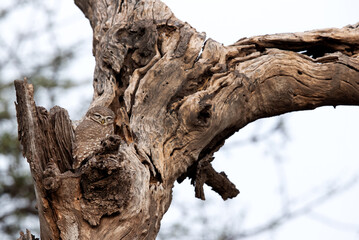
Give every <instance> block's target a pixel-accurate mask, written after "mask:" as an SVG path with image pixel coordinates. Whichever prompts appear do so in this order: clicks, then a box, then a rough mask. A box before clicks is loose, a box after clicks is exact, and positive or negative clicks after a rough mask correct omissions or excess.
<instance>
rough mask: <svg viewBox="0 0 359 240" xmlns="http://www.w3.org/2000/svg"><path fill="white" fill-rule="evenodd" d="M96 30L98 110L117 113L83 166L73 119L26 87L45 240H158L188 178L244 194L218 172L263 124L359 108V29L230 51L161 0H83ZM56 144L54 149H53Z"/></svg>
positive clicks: (24, 133)
mask: <svg viewBox="0 0 359 240" xmlns="http://www.w3.org/2000/svg"><path fill="white" fill-rule="evenodd" d="M75 3H76V4H77V5H78V6H79V7H80V9H81V10H82V11H83V12H84V14H85V16H86V17H87V18H88V19H89V21H90V24H91V26H92V28H93V33H94V35H93V53H94V56H95V58H96V69H95V74H94V81H93V86H94V98H93V102H92V104H91V106H95V105H100V106H107V107H110V108H111V109H112V110H113V111H114V112H115V114H116V116H117V118H116V130H115V134H116V135H115V136H110V137H109V138H108V139H105V140H104V141H103V142H102V144H103V149H101V150H99V151H98V152H95V153H94V157H93V158H91V159H90V160H89V161H88V163H86V164H85V165H84V166H83V167H82V168H81V169H79V170H74V169H71V166H72V161H73V159H72V155H71V154H70V153H71V149H72V145H73V143H74V141H76V140H75V139H74V137H73V130H72V128H71V123H70V120H69V119H68V116H67V113H66V111H65V110H64V109H60V108H58V107H56V108H54V109H52V110H51V111H50V113H48V112H47V111H46V110H45V109H43V108H40V107H36V106H35V103H34V101H33V99H32V87H31V85H29V84H27V82H26V81H17V82H16V83H15V85H16V89H17V93H18V94H17V102H18V103H17V112H18V122H19V136H20V140H21V143H22V145H23V146H24V155H25V156H26V157H27V159H28V161H29V163H30V167H31V170H32V174H33V176H34V180H35V186H36V191H37V196H38V202H39V214H40V223H41V237H42V239H59V238H61V239H155V237H156V235H157V232H158V230H159V227H160V220H161V219H162V216H163V214H164V213H165V212H166V210H167V209H168V207H169V205H170V202H171V189H172V187H173V184H174V182H175V181H176V180H178V181H179V182H181V181H182V180H183V179H184V178H186V177H190V178H191V179H192V183H193V184H194V185H195V191H196V196H197V197H199V198H202V199H204V198H205V196H204V193H203V188H202V187H203V184H208V185H209V186H211V187H212V188H213V190H214V191H216V192H217V193H219V194H220V195H221V197H222V198H223V199H227V198H232V197H235V196H236V195H237V194H238V193H239V191H238V190H237V189H236V187H235V186H234V185H233V184H232V183H231V182H230V181H229V180H228V178H227V176H226V175H225V174H224V173H217V172H216V171H215V170H214V169H213V167H212V166H211V161H212V160H213V157H212V156H213V153H214V152H215V151H217V150H218V149H219V148H220V147H221V146H222V145H223V144H224V141H225V140H226V138H228V137H229V136H231V135H232V134H233V133H234V132H236V131H238V130H239V129H240V128H242V127H244V126H245V125H247V124H248V123H250V122H252V121H255V120H256V119H259V118H264V117H270V116H274V115H278V114H282V113H286V112H290V111H297V110H305V109H314V108H316V107H319V106H324V105H332V106H336V105H358V104H359V25H358V24H357V25H352V26H347V27H344V28H342V29H324V30H318V31H310V32H304V33H295V34H275V35H265V36H259V37H253V38H245V39H241V40H239V41H238V42H236V43H234V44H233V45H230V46H223V45H222V44H220V43H218V42H216V41H215V40H212V39H206V36H205V34H204V33H198V32H197V31H196V30H195V29H194V28H192V27H191V26H190V25H189V24H187V23H184V22H182V21H180V20H179V19H177V18H176V17H175V16H174V15H173V14H172V12H171V11H170V9H169V8H168V7H167V6H166V5H165V4H163V3H162V2H161V1H158V0H142V1H140V0H135V1H128V0H122V1H115V0H106V1H97V0H75ZM44 143H49V144H48V145H46V144H44Z"/></svg>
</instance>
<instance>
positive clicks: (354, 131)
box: [0, 0, 359, 240]
mask: <svg viewBox="0 0 359 240" xmlns="http://www.w3.org/2000/svg"><path fill="white" fill-rule="evenodd" d="M51 2H54V4H55V5H56V4H58V5H59V6H60V7H58V8H57V11H58V20H57V21H58V22H61V21H62V22H63V27H62V28H60V29H58V30H59V32H58V33H57V34H58V41H59V42H61V44H63V45H66V44H70V43H71V42H74V38H78V39H86V41H85V43H84V44H83V46H82V48H81V51H82V53H81V54H82V55H81V58H79V59H78V61H77V62H76V64H75V65H74V66H72V67H70V70H67V71H66V72H64V73H63V76H69V77H75V78H76V79H79V80H80V81H84V80H86V81H88V82H87V84H86V87H83V86H82V87H80V88H78V89H77V91H74V92H72V93H67V94H66V95H64V96H63V98H62V99H60V102H59V105H60V106H62V107H65V108H67V109H69V113H70V116H71V117H72V118H77V119H78V118H80V116H81V115H82V114H83V113H84V112H85V111H86V109H87V106H84V107H83V108H82V112H78V111H77V110H78V108H79V106H80V105H81V103H82V99H84V98H85V99H88V103H89V101H90V100H91V96H92V82H91V78H92V73H93V70H94V59H93V57H92V52H91V47H92V43H91V41H92V36H91V28H90V26H89V23H88V20H87V19H85V18H84V16H83V15H82V13H81V12H80V10H78V9H77V7H76V6H75V5H74V4H73V1H51ZM60 2H61V4H60ZM164 2H165V3H166V4H168V5H169V7H170V8H171V9H172V11H173V12H174V14H175V15H176V16H177V17H178V18H179V19H181V20H183V21H187V22H188V23H190V24H191V25H192V26H193V27H195V28H196V29H197V30H198V31H204V32H206V33H207V37H208V38H213V39H215V40H217V41H219V42H222V43H224V44H231V43H233V42H235V41H236V40H238V39H240V38H242V37H249V36H254V35H263V34H272V33H280V32H299V31H305V30H312V29H319V28H328V27H342V26H345V25H348V24H354V23H356V22H359V14H358V10H359V1H358V0H341V1H338V0H337V1H334V0H311V1H309V0H300V1H299V0H296V1H294V0H292V1H289V0H251V1H241V0H191V1H189V0H166V1H164ZM2 4H3V3H0V5H2ZM26 14H29V15H31V13H26V12H25V13H24V17H26ZM29 19H30V18H29ZM17 24H18V22H16V21H13V22H12V23H11V24H10V25H13V26H16V25H17ZM30 24H32V25H33V26H35V27H36V26H37V24H36V18H31V22H30ZM70 34H72V35H70ZM61 36H62V37H61ZM68 36H71V38H69V37H68ZM39 44H40V43H39ZM0 57H1V56H0ZM9 74H10V75H11V74H13V75H14V76H15V77H14V78H17V77H18V76H16V72H15V71H13V72H11V71H10V72H9ZM79 92H81V95H78V94H79ZM46 107H50V106H46ZM285 119H286V126H287V128H288V135H289V138H288V139H284V140H283V138H282V137H281V135H278V134H276V135H274V136H273V137H272V138H270V139H269V140H268V141H265V142H263V143H260V144H255V145H254V144H253V145H251V144H246V145H245V146H241V145H239V144H236V143H237V142H238V141H240V140H241V139H246V138H247V137H248V136H250V135H251V133H253V132H257V131H260V132H265V131H266V129H269V128H271V127H273V124H274V123H275V122H276V120H275V119H263V120H260V121H257V122H256V123H254V124H250V125H249V126H247V127H245V128H244V129H242V130H240V131H239V132H238V133H237V134H236V135H234V136H233V137H232V138H230V139H229V140H228V141H227V143H226V145H225V146H224V149H223V150H221V151H220V152H218V153H217V154H216V160H215V161H214V166H215V168H216V169H217V170H219V171H225V172H226V173H227V175H228V177H229V179H230V180H232V181H233V182H234V183H235V184H236V186H237V188H238V189H239V190H240V191H241V193H240V194H239V195H238V196H237V198H235V199H233V200H228V201H226V202H224V201H223V200H222V199H221V198H220V197H219V196H218V195H217V194H215V193H213V192H212V191H210V190H209V189H208V188H207V189H206V190H205V194H206V198H207V199H208V200H207V202H206V205H205V206H202V205H201V203H202V202H201V200H197V199H195V198H194V189H193V187H192V186H190V185H189V182H188V181H185V182H184V183H183V184H180V185H177V186H176V188H175V190H174V203H173V206H171V208H170V210H169V212H168V213H167V214H166V215H165V217H164V220H163V222H162V226H163V227H166V226H168V225H169V224H170V223H171V222H173V221H181V222H187V220H188V221H190V220H193V218H196V220H195V221H197V222H199V221H200V216H198V215H196V214H197V213H202V214H205V215H208V216H211V217H212V218H211V219H210V221H212V224H210V226H212V228H211V229H208V230H207V231H214V230H216V225H217V227H218V228H219V229H220V228H221V226H222V224H227V225H228V223H230V224H232V226H231V228H232V229H230V230H231V231H234V232H236V231H235V230H239V229H251V228H253V227H256V226H259V225H260V224H263V223H265V222H266V220H268V219H271V218H272V217H274V216H276V215H278V214H280V211H281V203H282V201H283V199H281V198H280V197H279V195H278V181H279V177H278V169H277V168H276V166H278V165H275V164H274V159H276V158H275V157H274V156H273V154H272V153H273V152H275V153H277V155H278V156H279V157H280V159H281V160H282V164H281V165H280V166H281V167H282V168H283V169H284V170H285V171H284V172H285V179H286V181H285V183H286V187H287V188H288V191H289V193H288V194H289V196H288V198H289V199H288V201H289V200H293V199H295V198H297V197H303V196H306V197H307V199H304V200H305V201H310V200H311V198H313V197H314V198H315V197H316V196H318V195H320V193H321V192H322V191H323V190H325V189H323V186H326V185H328V184H329V182H331V183H333V184H342V183H345V181H346V180H349V179H350V178H351V176H353V175H354V174H355V173H358V172H359V161H358V156H359V154H358V153H359V148H358V138H359V124H358V123H359V107H340V106H339V107H337V109H333V108H320V109H317V110H315V111H305V112H298V113H293V114H287V115H286V118H285ZM273 149H274V150H276V151H273ZM278 156H277V157H278ZM333 184H332V185H333ZM332 185H328V186H332ZM313 194H314V195H313ZM358 202H359V186H358V184H357V185H355V187H353V188H351V189H350V190H348V191H346V192H344V193H343V194H340V195H338V197H335V198H333V199H330V200H329V201H328V202H325V204H323V205H321V207H320V208H319V209H317V210H316V212H317V213H320V214H321V215H324V216H326V217H328V218H329V220H330V219H331V220H335V221H337V222H340V223H341V224H342V225H339V226H340V227H341V228H334V227H333V226H330V225H328V224H323V222H322V221H317V220H315V219H314V218H313V216H307V217H300V218H297V219H295V220H292V221H290V222H288V223H287V224H285V225H284V226H283V227H281V228H279V229H278V230H276V231H274V232H272V233H271V234H263V235H259V236H257V237H256V238H250V239H260V240H262V239H276V240H288V239H290V240H296V239H328V240H331V239H346V240H354V239H358V238H359V205H358ZM180 203H181V204H182V205H185V206H186V207H188V208H189V209H187V210H179V208H177V206H178V204H180ZM190 207H192V208H190ZM199 207H200V209H199ZM181 211H182V212H183V211H184V212H187V214H188V218H183V215H181ZM244 214H245V215H246V217H245V218H244V220H243V222H242V217H243V215H244ZM329 220H328V219H327V223H328V221H329ZM331 220H330V221H331ZM189 224H191V226H193V228H195V229H197V228H198V234H197V235H196V236H192V237H191V238H185V239H193V240H194V239H202V238H201V234H202V233H201V228H200V227H199V226H198V225H197V224H196V222H190V223H189ZM335 224H336V226H338V224H337V223H335ZM355 227H356V232H355V231H353V228H355Z"/></svg>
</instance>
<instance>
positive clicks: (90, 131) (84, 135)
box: [73, 106, 115, 169]
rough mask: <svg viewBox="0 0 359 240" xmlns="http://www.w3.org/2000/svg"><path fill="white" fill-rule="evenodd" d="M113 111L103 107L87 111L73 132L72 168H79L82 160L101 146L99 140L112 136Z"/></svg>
mask: <svg viewBox="0 0 359 240" xmlns="http://www.w3.org/2000/svg"><path fill="white" fill-rule="evenodd" d="M114 118H115V114H114V113H113V111H112V110H111V109H109V108H107V107H104V106H95V107H93V108H91V109H89V110H88V111H87V113H86V116H85V118H84V119H83V120H82V121H81V122H80V123H79V125H78V126H77V128H76V130H75V148H74V151H73V153H74V159H75V161H74V164H73V168H74V169H76V168H79V167H80V166H81V163H82V161H83V160H85V159H86V158H87V157H89V156H90V155H91V154H92V153H93V152H94V151H95V150H96V149H98V148H99V147H100V146H101V140H103V139H104V138H105V137H106V136H108V135H112V134H114V125H113V123H114Z"/></svg>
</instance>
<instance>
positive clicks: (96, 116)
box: [93, 113, 101, 119]
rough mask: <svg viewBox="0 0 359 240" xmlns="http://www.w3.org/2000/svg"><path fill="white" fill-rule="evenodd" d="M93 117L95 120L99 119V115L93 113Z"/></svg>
mask: <svg viewBox="0 0 359 240" xmlns="http://www.w3.org/2000/svg"><path fill="white" fill-rule="evenodd" d="M93 116H94V117H95V119H100V118H101V115H100V114H97V113H95V114H94V115H93Z"/></svg>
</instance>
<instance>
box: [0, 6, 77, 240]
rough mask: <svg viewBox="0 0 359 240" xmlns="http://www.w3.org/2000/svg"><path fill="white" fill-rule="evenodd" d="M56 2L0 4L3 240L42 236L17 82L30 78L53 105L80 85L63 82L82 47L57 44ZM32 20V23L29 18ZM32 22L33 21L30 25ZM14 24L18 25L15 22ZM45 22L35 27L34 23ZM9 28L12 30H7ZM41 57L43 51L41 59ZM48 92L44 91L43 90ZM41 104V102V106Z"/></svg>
mask: <svg viewBox="0 0 359 240" xmlns="http://www.w3.org/2000/svg"><path fill="white" fill-rule="evenodd" d="M51 2H53V1H48V2H47V1H39V0H8V1H1V3H0V31H1V32H2V33H5V32H6V33H7V34H3V35H2V36H0V202H1V203H2V206H3V207H2V208H1V210H0V236H1V237H0V239H17V237H18V236H19V231H20V230H22V231H24V230H25V229H26V228H29V229H31V231H32V232H34V233H36V232H39V229H38V218H37V210H36V208H35V205H36V201H35V193H34V189H33V188H34V187H33V183H32V178H31V176H30V175H29V167H28V164H27V163H26V160H24V159H23V157H22V153H21V146H20V144H19V142H18V138H17V123H16V113H15V108H14V101H15V91H14V87H13V81H14V80H15V78H16V79H21V78H23V77H27V78H28V79H29V81H30V82H31V83H33V84H34V85H36V88H35V89H37V90H36V92H35V99H36V98H41V96H39V94H40V95H41V94H43V95H46V96H42V97H45V98H46V99H47V101H48V100H50V103H49V104H51V105H54V104H55V103H56V100H57V99H58V97H59V95H60V94H59V90H64V89H71V88H72V87H74V86H76V85H77V83H75V82H74V80H72V79H66V78H64V77H62V74H61V72H62V71H64V70H66V68H67V67H68V66H69V64H70V63H71V62H72V61H74V59H75V57H76V53H77V51H78V48H77V46H78V44H79V43H76V44H73V45H70V46H61V45H60V44H58V43H57V41H56V34H54V31H56V27H57V25H56V22H55V20H54V19H55V17H56V14H55V12H56V4H54V3H51ZM29 15H31V18H29V17H28V16H29ZM29 19H34V22H29ZM14 21H16V22H14ZM37 21H39V22H41V24H40V27H37V24H36V22H37ZM9 29H11V31H9ZM39 52H42V53H41V55H40V56H39ZM39 89H40V90H41V89H44V90H45V91H39ZM40 104H41V103H40Z"/></svg>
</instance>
